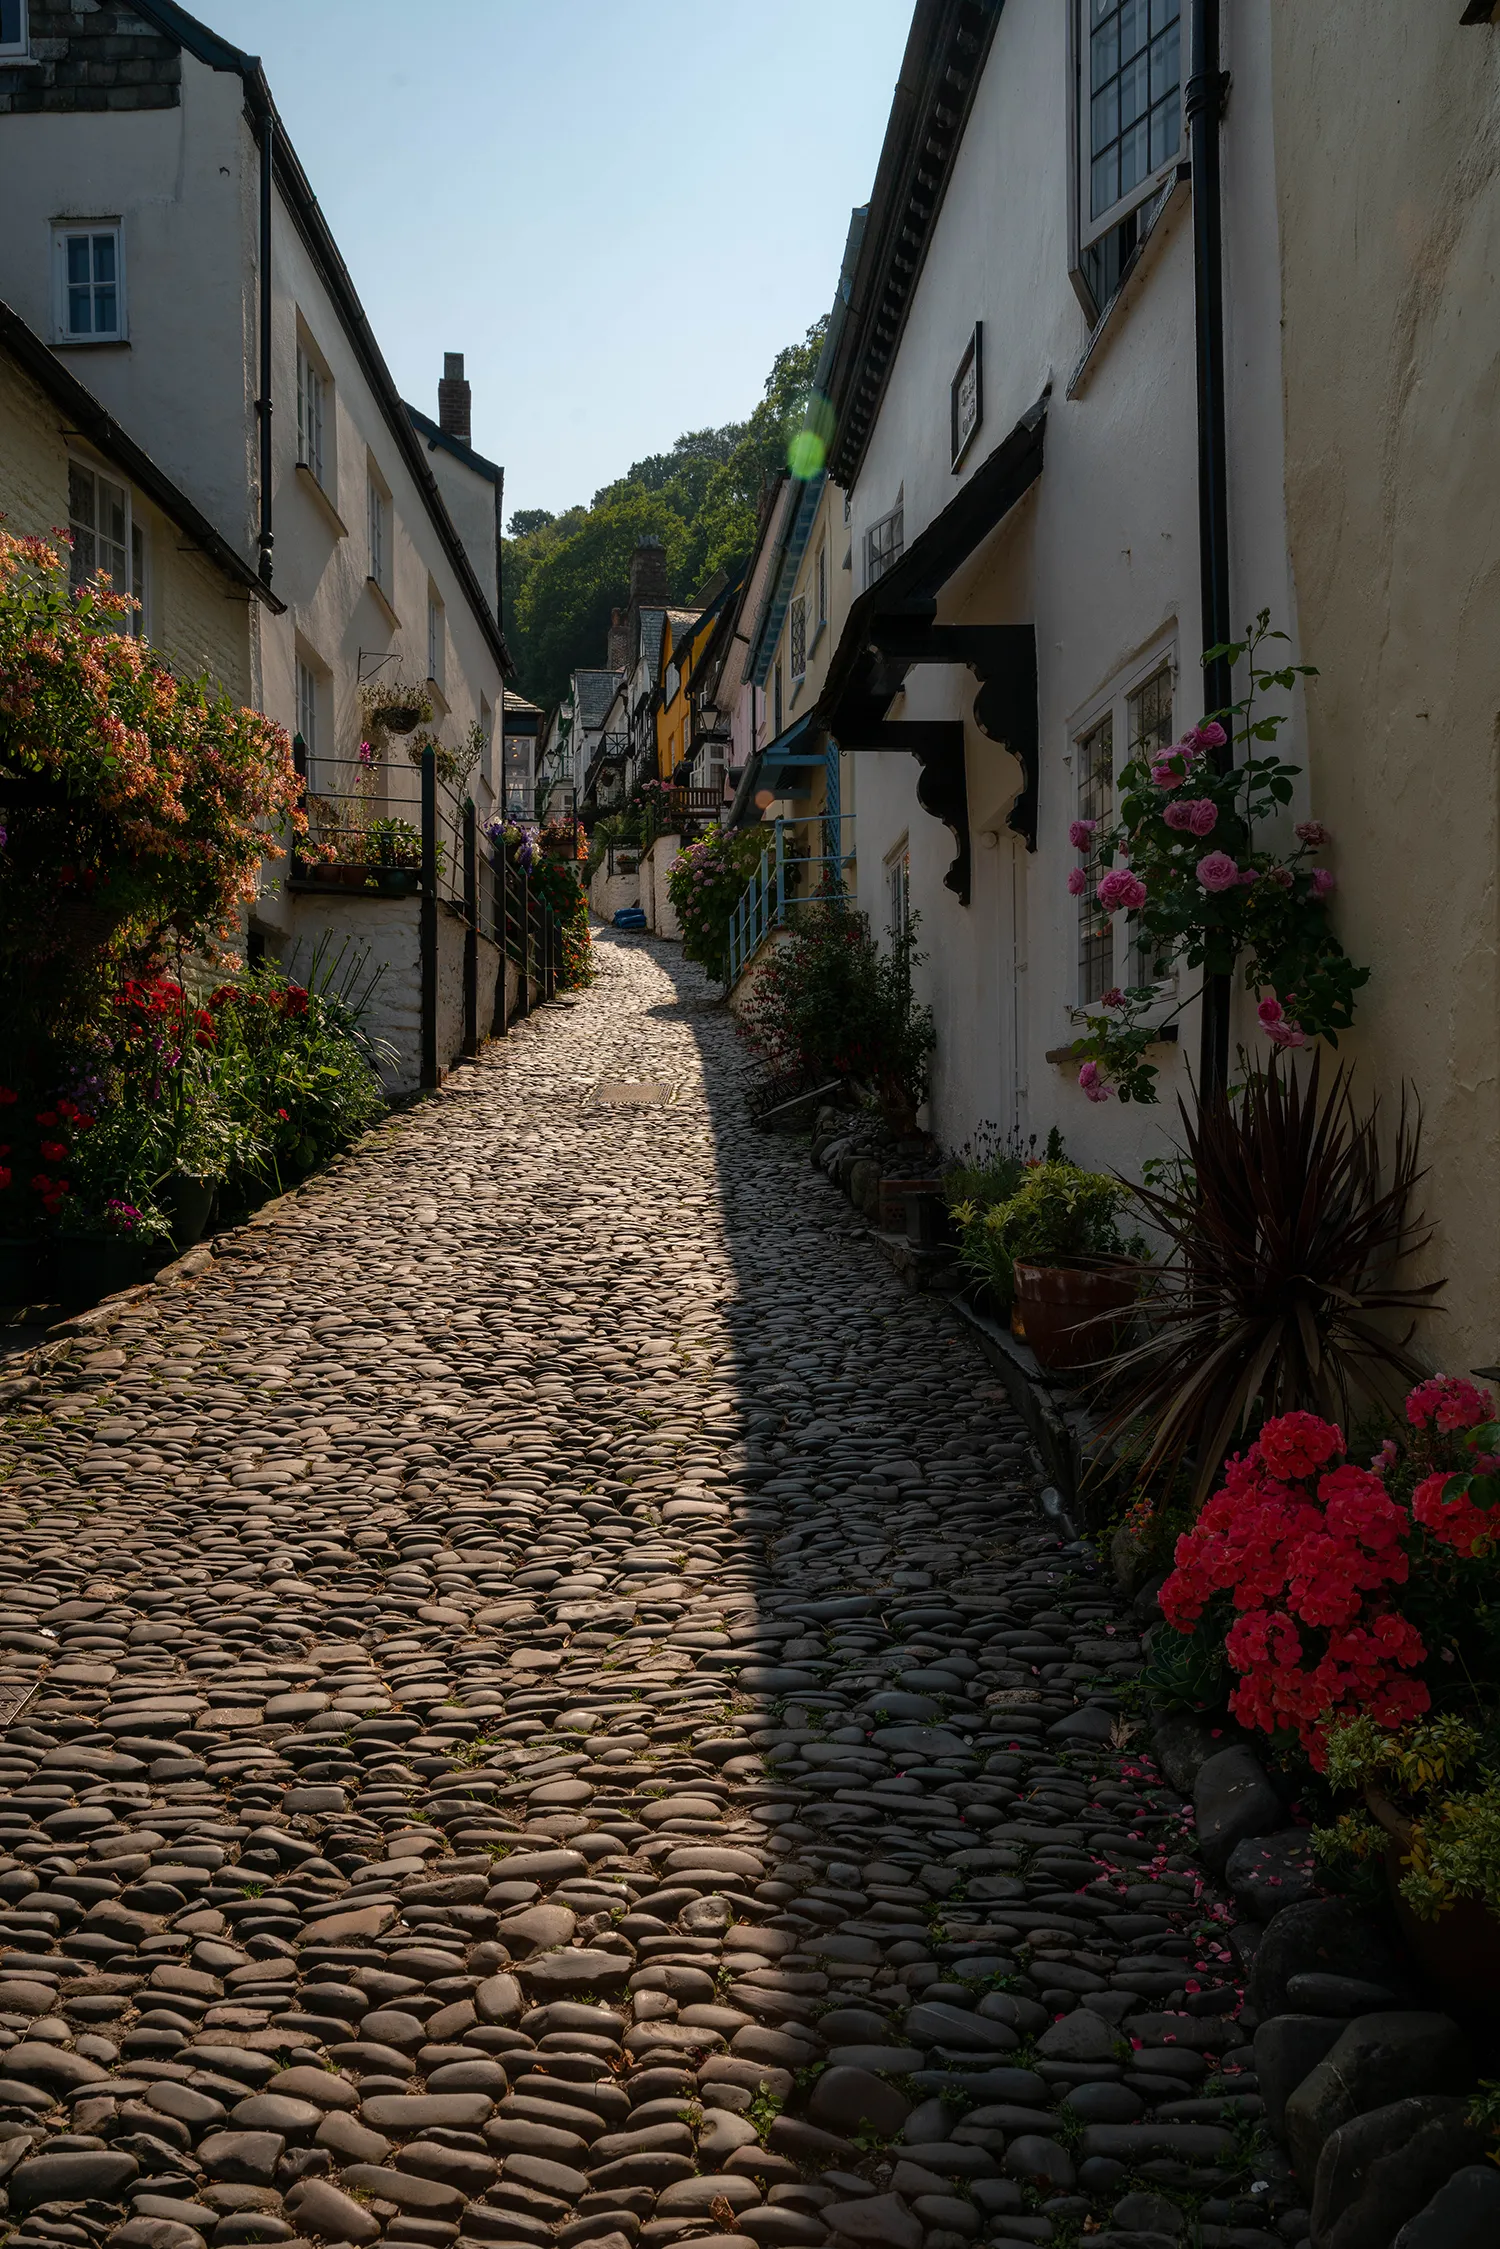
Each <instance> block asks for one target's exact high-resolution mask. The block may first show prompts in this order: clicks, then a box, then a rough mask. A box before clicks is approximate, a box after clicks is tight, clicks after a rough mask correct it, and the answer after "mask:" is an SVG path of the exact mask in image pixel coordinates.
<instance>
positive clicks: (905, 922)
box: [885, 835, 911, 937]
mask: <svg viewBox="0 0 1500 2249" xmlns="http://www.w3.org/2000/svg"><path fill="white" fill-rule="evenodd" d="M885 916H886V919H885V925H886V928H887V929H888V931H889V932H890V934H891V936H892V937H904V936H905V935H906V932H907V930H908V929H909V928H910V927H911V837H910V835H904V836H903V837H902V838H901V841H900V842H899V843H898V844H896V845H895V847H894V848H893V849H892V850H890V851H888V852H887V853H886V855H885Z"/></svg>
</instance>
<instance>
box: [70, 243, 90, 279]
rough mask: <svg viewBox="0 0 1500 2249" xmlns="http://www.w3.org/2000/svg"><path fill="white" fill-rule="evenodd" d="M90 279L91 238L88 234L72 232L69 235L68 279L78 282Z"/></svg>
mask: <svg viewBox="0 0 1500 2249" xmlns="http://www.w3.org/2000/svg"><path fill="white" fill-rule="evenodd" d="M88 279H89V238H88V236H87V235H86V234H70V235H69V236H68V280H69V281H70V282H78V281H87V280H88Z"/></svg>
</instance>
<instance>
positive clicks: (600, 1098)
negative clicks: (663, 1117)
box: [589, 1078, 675, 1109]
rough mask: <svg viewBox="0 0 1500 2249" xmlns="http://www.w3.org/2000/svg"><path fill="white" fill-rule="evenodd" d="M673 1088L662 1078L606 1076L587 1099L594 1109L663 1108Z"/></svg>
mask: <svg viewBox="0 0 1500 2249" xmlns="http://www.w3.org/2000/svg"><path fill="white" fill-rule="evenodd" d="M674 1090H675V1088H674V1087H672V1086H671V1085H669V1084H668V1083H667V1082H666V1081H665V1080H664V1079H662V1078H615V1079H609V1078H606V1079H601V1080H600V1082H599V1084H598V1085H596V1086H595V1088H594V1090H593V1092H592V1094H591V1095H590V1096H589V1099H590V1102H591V1104H592V1105H593V1107H594V1108H596V1109H665V1108H666V1106H667V1104H668V1103H669V1102H670V1100H671V1098H672V1095H673V1092H674Z"/></svg>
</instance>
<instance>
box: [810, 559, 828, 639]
mask: <svg viewBox="0 0 1500 2249" xmlns="http://www.w3.org/2000/svg"><path fill="white" fill-rule="evenodd" d="M813 578H814V584H815V586H816V589H817V600H816V604H815V607H816V610H817V625H816V632H819V633H820V632H821V631H822V630H823V627H824V626H825V625H826V624H827V622H828V541H827V540H826V539H820V540H819V541H818V552H817V558H816V560H815V562H814V564H813Z"/></svg>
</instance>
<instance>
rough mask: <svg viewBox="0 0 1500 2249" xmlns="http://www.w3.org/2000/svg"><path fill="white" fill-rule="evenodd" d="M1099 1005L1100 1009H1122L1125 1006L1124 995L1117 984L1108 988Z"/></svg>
mask: <svg viewBox="0 0 1500 2249" xmlns="http://www.w3.org/2000/svg"><path fill="white" fill-rule="evenodd" d="M1099 1005H1100V1006H1101V1007H1123V1006H1124V1005H1125V994H1124V993H1123V992H1122V991H1121V990H1120V987H1119V985H1118V984H1112V985H1111V986H1110V988H1109V990H1108V991H1107V992H1106V993H1105V995H1104V997H1103V999H1102V1000H1101V1001H1100V1002H1099Z"/></svg>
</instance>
